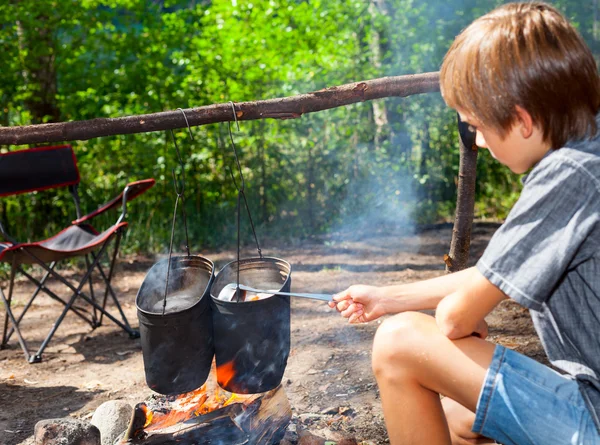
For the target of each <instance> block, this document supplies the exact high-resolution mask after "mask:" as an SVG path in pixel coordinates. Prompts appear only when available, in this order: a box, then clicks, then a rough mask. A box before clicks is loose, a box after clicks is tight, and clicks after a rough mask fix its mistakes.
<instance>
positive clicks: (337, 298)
mask: <svg viewBox="0 0 600 445" xmlns="http://www.w3.org/2000/svg"><path fill="white" fill-rule="evenodd" d="M350 298H351V297H350V292H348V290H347V289H346V290H344V291H342V292H340V293H339V294H335V295H334V296H333V301H342V300H349V299H350Z"/></svg>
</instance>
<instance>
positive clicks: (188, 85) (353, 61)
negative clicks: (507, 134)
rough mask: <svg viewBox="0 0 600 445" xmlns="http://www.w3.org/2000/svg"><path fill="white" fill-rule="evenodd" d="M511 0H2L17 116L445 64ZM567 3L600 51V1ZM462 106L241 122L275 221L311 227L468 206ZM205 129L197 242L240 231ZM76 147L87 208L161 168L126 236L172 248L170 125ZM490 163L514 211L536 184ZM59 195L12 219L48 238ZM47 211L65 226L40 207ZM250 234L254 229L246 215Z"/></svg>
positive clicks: (260, 207) (143, 109) (484, 182)
mask: <svg viewBox="0 0 600 445" xmlns="http://www.w3.org/2000/svg"><path fill="white" fill-rule="evenodd" d="M498 3H500V2H497V1H496V2H489V1H483V0H468V1H463V2H461V3H460V5H458V7H457V5H453V4H452V2H447V1H441V0H435V1H430V2H417V1H414V0H381V1H377V2H375V1H372V2H370V1H347V0H328V1H322V0H316V1H297V0H254V1H252V2H246V1H239V0H238V1H235V0H213V1H206V0H154V1H147V0H64V1H57V0H20V1H19V2H14V1H12V2H9V4H8V5H0V23H2V25H1V26H0V63H2V67H3V70H2V72H3V74H2V77H0V103H1V107H0V125H23V124H29V123H32V122H44V121H49V120H58V119H60V120H62V121H68V120H80V119H92V118H95V117H119V116H124V115H133V114H143V113H149V112H156V111H161V110H170V109H176V108H179V107H181V108H187V107H193V106H199V105H206V104H211V103H222V102H227V101H245V100H256V99H267V98H277V97H282V96H287V95H292V94H300V93H303V92H308V91H314V90H318V89H321V88H325V87H330V86H334V85H339V84H343V83H348V82H354V81H359V80H364V79H368V78H374V77H381V76H386V75H399V74H406V73H418V72H427V71H435V70H437V69H439V66H440V64H441V60H442V58H443V55H444V54H445V51H446V50H447V48H448V46H449V45H450V42H451V41H452V39H453V38H454V36H455V35H456V34H458V33H459V32H460V30H461V29H462V28H464V26H466V25H467V24H468V23H469V22H470V21H471V20H472V19H473V18H475V17H477V16H479V15H481V14H483V13H485V12H487V11H488V10H489V9H490V8H492V7H493V6H494V5H495V4H498ZM555 3H556V4H557V5H558V6H559V7H560V8H562V9H563V10H564V11H566V13H567V14H568V15H569V17H571V18H572V19H573V20H574V21H575V22H576V23H577V24H578V26H579V29H580V30H581V31H582V33H583V35H584V37H586V38H587V39H588V41H590V42H591V44H592V47H593V48H597V41H595V40H593V35H592V32H593V27H594V24H593V22H592V17H593V13H592V11H591V10H590V8H591V6H590V5H587V3H586V2H583V3H586V4H585V5H584V4H583V3H580V2H574V1H572V0H571V1H567V0H560V1H559V0H557V1H556V2H555ZM594 45H596V46H594ZM182 119H183V117H182ZM455 119H456V118H455V114H454V112H453V111H452V110H449V109H447V107H446V106H445V105H444V104H443V102H442V100H441V98H440V97H439V95H422V96H414V97H411V98H407V99H400V98H388V99H386V100H382V101H377V103H363V104H357V105H351V106H348V107H344V108H340V109H333V110H329V111H324V112H320V113H317V114H313V115H307V116H304V117H302V118H301V119H297V120H289V121H276V120H268V121H261V122H252V123H250V122H243V123H241V131H239V132H238V131H237V130H236V129H235V127H234V140H235V143H236V145H237V147H238V150H239V153H240V157H241V162H242V165H243V167H244V175H245V177H246V181H247V184H248V198H249V200H250V205H251V207H252V209H253V211H254V214H255V218H256V219H257V222H258V223H259V234H260V233H262V234H269V235H270V236H273V235H274V236H277V235H283V236H288V235H290V234H292V235H311V234H315V233H318V232H321V231H325V230H329V229H332V228H340V227H345V226H347V224H346V223H347V222H348V221H350V220H357V221H360V220H364V221H371V223H373V219H372V218H373V217H374V216H373V215H380V216H378V218H379V219H378V221H380V222H381V223H382V224H390V223H393V221H394V220H397V219H402V220H403V221H405V223H406V224H409V223H410V222H411V221H412V222H414V221H422V222H425V221H431V220H432V219H438V218H439V217H448V216H450V215H451V214H452V212H453V206H454V202H455V190H456V186H455V180H456V176H457V172H458V142H457V134H456V122H455ZM193 132H194V138H195V140H194V141H191V140H190V139H189V137H188V135H187V132H186V131H180V132H177V133H176V136H177V142H178V145H179V148H180V150H181V152H182V155H183V156H184V159H185V167H184V168H185V172H186V180H187V187H186V190H187V194H188V197H187V200H186V205H187V207H188V209H187V211H188V215H190V219H191V220H192V221H193V223H192V224H190V230H191V232H192V233H191V239H192V240H193V243H194V245H195V248H196V249H200V248H202V247H204V246H207V245H209V244H221V243H223V242H230V241H232V240H233V239H234V236H235V213H234V212H235V210H234V209H235V202H236V192H235V189H234V187H233V185H232V183H231V180H230V178H229V173H228V169H227V166H228V165H231V162H232V154H231V153H232V151H231V147H230V143H229V139H228V135H227V129H226V127H225V126H224V125H208V126H204V127H199V128H195V129H193ZM167 136H168V137H167ZM20 148H23V147H20ZM11 149H14V148H13V147H11ZM75 149H76V153H77V156H78V159H79V164H80V170H81V176H82V183H83V184H82V187H81V194H82V195H83V199H82V201H83V204H84V209H83V210H84V211H89V210H91V209H93V208H95V207H97V206H98V205H99V204H101V203H102V202H104V201H105V200H107V199H109V197H111V196H112V195H114V194H115V193H116V192H117V190H118V189H119V188H120V187H122V186H124V185H125V184H126V183H127V182H128V181H130V180H135V179H141V178H145V177H155V178H156V179H157V180H158V184H157V186H156V187H155V188H154V189H152V191H151V192H150V193H148V194H147V195H145V200H143V201H141V202H137V201H134V203H133V208H134V209H135V210H134V211H132V213H130V218H131V220H132V224H131V229H130V231H129V234H128V239H127V242H126V243H125V246H129V247H130V248H133V249H140V250H155V249H160V248H164V246H166V245H167V241H168V237H169V236H168V235H169V221H170V215H171V212H172V208H173V204H174V196H175V195H174V190H173V185H172V179H171V174H170V170H171V168H173V167H174V166H175V165H176V160H175V153H174V147H173V143H172V141H171V139H170V135H166V134H160V133H153V134H140V135H123V136H118V137H113V138H100V139H95V140H90V141H84V142H78V143H76V144H75ZM478 168H479V172H478V174H479V182H478V184H479V186H478V190H477V202H478V204H477V209H478V212H479V214H480V215H482V216H486V217H487V216H494V215H498V214H500V215H501V214H502V213H501V212H502V211H503V209H506V207H507V206H508V205H509V204H510V202H511V200H513V199H514V197H515V196H516V194H517V193H518V190H519V187H520V185H519V183H518V181H517V178H516V177H514V176H513V175H511V174H509V173H507V170H506V169H504V168H503V167H501V166H499V164H497V163H495V162H494V161H493V160H492V159H491V157H489V156H486V155H483V156H481V157H480V160H479V166H478ZM506 196H508V197H509V198H508V199H507V198H505V197H506ZM51 199H52V198H45V197H44V196H39V197H36V199H35V200H34V201H30V200H28V199H26V198H24V197H19V198H9V199H7V200H6V201H5V204H4V205H3V206H1V207H0V212H3V213H0V217H2V218H3V221H6V222H7V223H8V225H9V229H11V231H12V232H13V233H15V235H16V236H17V237H18V238H21V239H23V238H27V237H30V236H31V233H33V234H34V237H35V238H40V237H42V236H46V235H48V234H49V232H52V231H55V230H57V229H58V228H60V227H61V226H62V225H64V224H65V223H67V222H68V221H70V219H71V217H72V215H73V211H74V209H73V207H72V204H71V203H70V201H69V198H68V196H66V195H64V196H63V195H61V198H60V201H55V202H52V201H51ZM41 209H43V210H44V211H45V212H47V214H48V219H47V220H49V221H56V223H55V224H53V225H48V224H47V223H46V221H45V220H44V221H38V222H31V221H29V218H30V217H29V215H30V214H32V213H33V214H38V213H39V211H40V210H41ZM499 212H500V213H499ZM9 214H10V217H9V216H8V215H9ZM384 214H385V216H382V215H384ZM110 222H113V221H108V220H107V221H105V223H106V224H108V223H110ZM181 230H182V228H181V227H180V228H178V233H177V234H176V235H177V237H178V239H183V235H182V233H181ZM243 230H244V231H245V233H246V235H248V239H250V238H249V226H248V224H247V223H246V222H244V227H243Z"/></svg>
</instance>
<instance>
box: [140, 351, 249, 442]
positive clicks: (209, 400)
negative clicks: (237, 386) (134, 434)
mask: <svg viewBox="0 0 600 445" xmlns="http://www.w3.org/2000/svg"><path fill="white" fill-rule="evenodd" d="M216 374H217V376H218V383H219V384H220V385H222V386H227V383H229V382H230V381H231V379H232V378H233V376H234V375H235V372H234V370H233V363H232V362H229V363H225V364H224V365H222V366H219V367H218V370H217V372H216ZM211 383H212V385H210V384H211ZM209 386H213V387H214V388H212V387H211V388H208V387H209ZM254 398H255V395H252V394H250V395H243V394H233V393H230V392H228V391H225V390H223V389H221V388H219V387H218V386H217V385H215V368H214V367H213V369H212V371H211V379H209V381H208V382H207V383H206V384H204V385H203V386H201V387H200V388H198V389H196V390H194V391H192V392H188V393H185V394H181V395H179V396H177V397H176V398H175V399H174V400H172V401H170V402H165V406H161V407H160V408H155V410H154V411H152V410H151V409H150V408H148V407H147V406H145V405H142V409H143V411H144V413H145V414H146V422H145V424H144V430H146V431H152V430H160V429H163V428H166V427H169V426H171V425H175V424H177V423H179V422H185V421H186V420H188V419H191V418H193V417H197V416H201V415H204V414H208V413H210V412H212V411H216V410H218V409H221V408H224V407H226V406H228V405H232V404H234V403H244V402H248V401H250V399H254ZM161 403H162V402H161ZM167 405H168V406H167Z"/></svg>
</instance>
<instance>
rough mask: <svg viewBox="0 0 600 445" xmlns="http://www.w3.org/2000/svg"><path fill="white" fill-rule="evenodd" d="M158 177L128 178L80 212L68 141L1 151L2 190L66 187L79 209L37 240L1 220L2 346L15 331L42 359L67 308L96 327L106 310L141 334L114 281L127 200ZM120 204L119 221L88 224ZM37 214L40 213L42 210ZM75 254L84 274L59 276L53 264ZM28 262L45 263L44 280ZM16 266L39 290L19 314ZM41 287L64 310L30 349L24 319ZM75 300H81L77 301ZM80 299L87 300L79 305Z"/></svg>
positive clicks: (133, 332)
mask: <svg viewBox="0 0 600 445" xmlns="http://www.w3.org/2000/svg"><path fill="white" fill-rule="evenodd" d="M154 182H155V181H154V179H144V180H142V181H137V182H132V183H129V184H127V186H126V187H125V188H124V190H123V191H122V192H121V193H120V194H119V195H118V196H117V197H115V198H114V199H113V200H111V201H109V202H107V203H106V204H104V205H103V206H101V207H100V208H98V209H97V210H96V211H94V212H92V213H90V214H88V215H85V216H82V215H81V209H80V202H79V196H78V194H77V188H78V185H79V170H78V169H77V160H76V158H75V153H74V152H73V149H72V148H71V146H70V145H61V146H56V147H39V148H33V149H29V150H20V151H14V152H9V153H5V154H0V196H9V195H16V194H20V193H26V192H34V191H41V190H46V189H51V188H57V187H68V188H69V191H70V192H71V194H72V195H73V199H74V201H75V209H76V212H77V219H76V220H75V221H72V223H71V225H70V226H68V227H66V228H65V229H63V230H62V231H60V232H59V233H58V234H56V235H54V236H52V237H50V238H48V239H45V240H42V241H37V242H19V241H17V240H15V239H13V238H12V237H11V236H10V235H9V234H8V233H7V232H6V229H5V228H4V226H2V223H1V222H0V235H2V238H3V240H2V239H1V238H0V262H6V263H9V264H10V265H11V267H10V278H9V284H8V292H7V295H6V294H5V293H4V291H3V290H2V288H1V287H0V297H1V298H2V301H3V302H4V306H5V308H6V315H5V317H4V328H3V331H2V343H0V348H4V347H5V346H6V344H7V342H8V340H9V339H10V337H11V335H12V333H13V332H14V333H15V334H16V335H17V338H18V341H19V344H20V345H21V348H22V349H23V352H24V353H25V358H26V359H27V360H28V361H29V362H30V363H37V362H40V361H41V360H42V353H43V352H44V349H46V346H48V343H49V342H50V340H51V339H52V336H53V335H54V333H55V332H56V330H57V329H58V327H59V325H60V324H61V322H62V321H63V319H64V317H65V316H66V315H67V313H68V312H69V311H72V312H73V313H74V314H76V315H77V316H79V317H80V318H82V319H83V320H85V321H86V322H87V323H89V324H90V326H91V327H92V328H96V327H98V326H100V325H101V323H102V318H103V316H106V317H107V318H108V319H110V320H111V321H113V322H114V323H116V324H117V326H119V327H121V328H122V329H123V330H125V331H126V332H127V333H128V334H129V335H130V336H131V337H132V338H137V337H139V332H138V331H136V330H134V329H132V328H131V326H130V325H129V322H128V321H127V318H126V317H125V314H124V312H123V310H122V308H121V305H120V304H119V301H118V299H117V296H116V295H115V292H114V290H113V288H112V286H111V284H110V282H111V279H112V275H113V270H114V265H115V259H116V257H117V253H118V250H119V244H120V241H121V236H122V235H123V232H124V230H125V228H126V226H127V222H126V221H125V220H124V219H125V216H126V205H127V202H128V201H130V200H132V199H134V198H135V197H137V196H139V195H140V194H142V193H144V192H145V191H146V190H148V189H149V188H150V187H152V186H153V185H154ZM120 205H121V206H122V210H121V214H120V216H119V217H118V219H117V221H116V223H115V224H114V225H112V226H111V227H109V228H108V229H106V230H104V231H103V232H98V231H97V230H96V229H94V228H93V227H92V226H91V225H90V224H89V221H90V220H91V219H92V218H94V217H95V216H98V215H100V214H102V213H104V212H106V211H107V210H109V209H112V208H114V207H117V206H120ZM39 216H40V217H41V216H42V215H39ZM112 241H114V251H113V253H112V257H109V266H108V267H109V269H108V272H107V273H106V272H105V271H104V269H103V267H102V265H101V263H100V259H101V258H102V256H103V255H104V254H106V255H107V256H108V251H107V249H108V247H109V245H110V244H111V242H112ZM74 257H84V258H85V263H86V271H85V273H84V275H83V278H82V279H81V281H79V283H77V284H75V285H74V284H72V283H71V282H70V281H68V280H67V279H66V278H65V277H63V276H61V274H60V273H58V271H57V270H56V269H55V268H56V265H57V264H58V263H59V262H60V261H62V260H65V259H68V258H74ZM30 264H31V265H39V266H41V267H42V268H43V269H44V271H45V272H44V274H43V277H42V278H41V280H38V279H36V278H35V277H34V276H33V275H32V274H31V273H30V269H29V268H27V270H26V269H25V268H23V267H22V266H23V265H30ZM94 270H97V271H98V274H97V275H99V276H100V277H101V280H102V281H103V282H104V285H105V289H104V297H103V298H101V299H100V298H97V297H96V296H95V295H94V286H93V282H92V272H93V271H94ZM17 272H19V273H21V274H22V275H23V276H25V277H27V278H28V279H29V280H30V281H32V282H33V283H34V284H36V285H37V288H36V290H35V291H34V293H33V295H32V296H31V297H30V299H29V301H28V302H27V304H26V305H25V306H24V308H23V310H22V312H21V314H20V315H19V316H18V317H16V316H15V314H14V312H13V309H12V308H11V302H12V296H13V289H14V282H15V276H16V274H17ZM50 277H53V278H55V279H56V280H58V281H60V282H61V283H62V284H64V285H65V286H67V287H68V288H69V289H70V291H71V292H72V294H71V295H70V297H69V298H65V299H63V298H61V297H59V296H58V295H57V294H56V293H55V292H53V291H52V290H50V289H49V288H48V287H47V285H46V282H47V280H48V279H49V278H50ZM86 283H88V284H89V288H90V293H89V295H88V294H86V293H84V292H83V290H82V289H83V287H84V286H85V284H86ZM40 291H42V292H44V293H46V294H47V295H49V296H50V297H51V298H52V299H54V300H55V301H57V302H59V303H61V304H62V305H63V310H62V312H61V313H60V315H59V317H58V318H57V319H56V321H55V322H54V324H53V325H52V328H51V329H50V332H49V333H48V335H47V336H46V338H45V339H44V340H43V342H42V344H41V346H40V347H39V349H38V350H37V352H35V353H33V354H32V353H31V352H30V351H29V348H28V347H27V343H26V341H25V339H24V337H23V335H22V332H21V328H20V323H21V320H22V319H23V317H24V316H25V314H26V312H27V311H28V310H29V308H30V307H31V305H32V303H33V301H34V300H35V298H36V297H37V295H38V294H39V293H40ZM108 295H110V296H111V298H112V301H113V303H114V306H115V307H116V309H117V310H118V312H119V315H120V318H121V320H119V319H118V318H116V317H115V316H113V315H112V314H111V313H110V312H109V311H108V310H107V307H106V302H107V298H108ZM76 301H77V303H78V305H75V302H76ZM82 303H83V306H82V305H81V304H82ZM85 303H87V305H86V304H85ZM9 321H10V325H11V329H10V330H9V329H8V328H9Z"/></svg>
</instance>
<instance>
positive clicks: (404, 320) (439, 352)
mask: <svg viewBox="0 0 600 445" xmlns="http://www.w3.org/2000/svg"><path fill="white" fill-rule="evenodd" d="M494 348H495V345H494V344H492V343H488V342H486V341H484V340H481V339H479V338H476V337H467V338H462V339H459V340H455V341H453V340H450V339H449V338H448V337H446V336H445V335H443V334H442V333H441V332H440V330H439V329H438V327H437V324H436V322H435V319H434V318H433V317H431V316H429V315H425V314H422V313H418V312H405V313H402V314H398V315H396V316H394V317H391V318H389V319H387V320H386V321H385V322H384V323H383V324H382V325H381V327H380V328H379V329H378V331H377V334H376V335H375V341H374V345H373V371H374V373H375V377H376V379H377V384H378V385H379V389H380V392H381V400H382V403H383V411H384V416H385V420H386V426H387V429H388V434H389V437H390V442H391V444H393V445H398V444H431V445H434V444H450V443H451V436H450V432H449V429H448V423H447V421H446V417H445V415H444V411H443V409H442V404H441V401H440V397H439V394H443V395H445V396H447V397H450V398H451V399H453V400H455V401H457V402H458V403H460V404H461V405H463V406H464V407H466V408H467V409H469V410H471V411H472V412H475V410H476V407H477V400H478V398H479V393H480V390H481V387H482V386H483V383H484V379H485V375H486V372H487V368H488V367H489V365H490V363H491V361H492V356H493V353H494Z"/></svg>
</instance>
